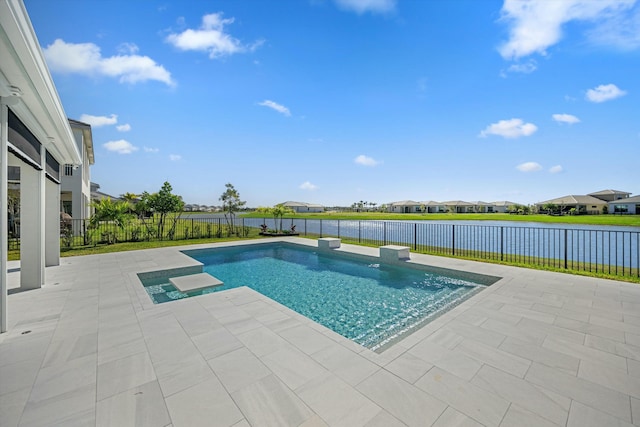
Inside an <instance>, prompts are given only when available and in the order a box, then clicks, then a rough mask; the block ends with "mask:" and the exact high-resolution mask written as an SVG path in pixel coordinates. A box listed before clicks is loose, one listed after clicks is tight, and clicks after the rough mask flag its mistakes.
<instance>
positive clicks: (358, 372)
mask: <svg viewBox="0 0 640 427" xmlns="http://www.w3.org/2000/svg"><path fill="white" fill-rule="evenodd" d="M311 357H312V358H313V359H314V360H315V361H316V362H318V363H319V364H321V365H322V366H324V367H325V368H326V369H328V370H329V371H331V372H333V373H334V374H335V375H337V376H338V377H340V378H341V379H343V380H344V381H346V382H347V383H349V384H351V385H356V384H358V383H360V382H361V381H362V380H364V379H365V378H367V377H369V376H370V375H371V374H373V373H374V372H376V371H377V370H379V369H380V367H379V366H378V365H376V364H375V363H372V362H370V361H369V360H367V359H366V358H364V357H362V356H361V355H359V354H357V353H354V352H353V351H351V350H349V349H347V348H345V347H344V346H342V345H340V344H337V343H336V344H335V345H332V346H330V347H325V348H323V349H322V350H320V351H318V352H316V353H313V354H312V355H311Z"/></svg>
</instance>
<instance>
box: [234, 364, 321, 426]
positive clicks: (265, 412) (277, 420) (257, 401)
mask: <svg viewBox="0 0 640 427" xmlns="http://www.w3.org/2000/svg"><path fill="white" fill-rule="evenodd" d="M231 395H232V397H233V399H234V400H235V402H236V403H237V405H238V406H239V407H240V410H241V411H242V413H243V414H244V416H245V417H246V418H247V420H248V421H249V423H250V424H252V425H255V426H258V425H264V426H271V425H272V426H299V425H300V424H302V423H303V422H305V421H307V420H309V419H311V418H312V417H313V412H312V411H311V410H310V409H309V408H308V407H307V405H305V403H304V402H303V401H302V400H300V398H299V397H297V396H296V395H295V394H294V393H293V392H291V390H289V388H287V386H285V385H284V384H283V383H282V382H281V381H279V380H278V379H277V378H276V377H275V376H274V375H269V376H267V377H264V378H262V379H260V380H258V381H256V382H254V383H252V384H250V385H248V386H246V387H244V388H242V389H240V390H238V391H236V392H234V393H232V394H231Z"/></svg>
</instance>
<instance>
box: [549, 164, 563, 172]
mask: <svg viewBox="0 0 640 427" xmlns="http://www.w3.org/2000/svg"><path fill="white" fill-rule="evenodd" d="M562 170H563V169H562V166H560V165H555V166H552V167H550V168H549V173H560V172H562Z"/></svg>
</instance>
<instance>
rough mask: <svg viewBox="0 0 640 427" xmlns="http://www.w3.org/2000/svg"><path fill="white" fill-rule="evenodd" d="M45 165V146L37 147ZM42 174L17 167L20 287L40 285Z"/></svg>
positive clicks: (43, 200)
mask: <svg viewBox="0 0 640 427" xmlns="http://www.w3.org/2000/svg"><path fill="white" fill-rule="evenodd" d="M41 150H42V152H41V155H40V159H41V163H42V165H43V167H44V165H45V159H46V158H45V149H44V147H41ZM45 180H46V178H45V175H44V170H36V169H34V168H33V167H30V166H26V165H25V166H24V167H22V168H20V288H21V289H37V288H40V287H42V285H43V284H44V265H45V262H44V247H45V222H44V218H45V216H44V213H45V212H44V206H45V188H44V187H45Z"/></svg>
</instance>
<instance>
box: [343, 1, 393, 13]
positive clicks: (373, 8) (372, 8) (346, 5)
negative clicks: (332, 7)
mask: <svg viewBox="0 0 640 427" xmlns="http://www.w3.org/2000/svg"><path fill="white" fill-rule="evenodd" d="M334 1H335V2H336V4H337V5H338V7H340V8H342V9H345V10H349V11H353V12H356V13H358V14H362V13H365V12H372V13H387V12H391V11H393V10H394V9H395V8H396V0H334Z"/></svg>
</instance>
